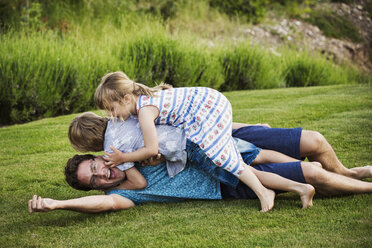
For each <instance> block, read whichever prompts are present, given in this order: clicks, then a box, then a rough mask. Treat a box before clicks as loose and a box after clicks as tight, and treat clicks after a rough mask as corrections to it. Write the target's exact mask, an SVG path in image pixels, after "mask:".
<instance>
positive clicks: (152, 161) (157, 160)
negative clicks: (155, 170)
mask: <svg viewBox="0 0 372 248" xmlns="http://www.w3.org/2000/svg"><path fill="white" fill-rule="evenodd" d="M164 161H165V158H164V156H163V155H162V154H160V153H158V155H155V156H154V157H151V158H149V159H146V160H143V161H142V162H141V165H142V166H149V165H150V166H155V165H158V164H161V163H163V162H164Z"/></svg>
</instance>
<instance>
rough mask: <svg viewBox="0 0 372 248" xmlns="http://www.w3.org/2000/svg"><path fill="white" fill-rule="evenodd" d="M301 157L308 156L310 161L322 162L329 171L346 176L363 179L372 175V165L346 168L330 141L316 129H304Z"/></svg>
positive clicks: (301, 141)
mask: <svg viewBox="0 0 372 248" xmlns="http://www.w3.org/2000/svg"><path fill="white" fill-rule="evenodd" d="M300 154H301V157H307V158H308V159H309V160H310V161H316V162H320V163H321V164H322V167H323V168H324V169H326V170H328V171H331V172H334V173H337V174H341V175H344V176H348V177H352V178H356V179H363V178H368V177H372V166H364V167H355V168H352V169H348V168H346V167H345V166H344V165H343V164H342V163H341V162H340V160H338V158H337V156H336V153H335V152H334V150H333V148H332V146H331V145H330V144H329V143H328V141H327V140H326V139H325V138H324V136H323V135H321V134H320V133H319V132H316V131H308V130H303V131H302V134H301V140H300Z"/></svg>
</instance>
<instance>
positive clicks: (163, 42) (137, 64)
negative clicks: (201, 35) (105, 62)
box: [121, 34, 223, 88]
mask: <svg viewBox="0 0 372 248" xmlns="http://www.w3.org/2000/svg"><path fill="white" fill-rule="evenodd" d="M121 61H122V66H121V67H122V68H124V70H125V72H126V73H127V74H128V76H130V77H132V78H133V79H135V80H136V81H137V82H141V83H144V84H147V85H151V86H153V85H154V84H155V83H159V82H166V83H168V84H171V85H173V86H175V87H180V86H207V87H212V88H218V87H219V86H220V85H221V83H222V81H223V75H222V73H221V69H220V65H219V63H218V61H217V60H216V59H214V58H213V57H212V56H210V55H209V53H208V52H206V51H205V50H201V49H200V48H198V47H197V46H193V45H192V44H187V43H181V42H179V41H177V40H173V39H171V38H168V37H165V36H163V35H161V34H157V35H152V36H144V37H140V38H137V39H133V40H130V41H129V42H128V43H127V44H124V45H123V48H122V51H121Z"/></svg>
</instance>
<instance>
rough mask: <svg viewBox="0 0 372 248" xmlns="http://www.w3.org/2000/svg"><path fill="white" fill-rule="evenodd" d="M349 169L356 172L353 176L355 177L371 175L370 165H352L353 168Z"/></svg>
mask: <svg viewBox="0 0 372 248" xmlns="http://www.w3.org/2000/svg"><path fill="white" fill-rule="evenodd" d="M350 170H352V171H355V172H356V175H355V176H354V177H355V178H356V179H363V178H370V177H372V166H370V165H366V166H361V167H354V168H351V169H350Z"/></svg>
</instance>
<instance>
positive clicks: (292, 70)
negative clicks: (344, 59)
mask: <svg viewBox="0 0 372 248" xmlns="http://www.w3.org/2000/svg"><path fill="white" fill-rule="evenodd" d="M282 73H283V75H284V79H285V84H286V86H287V87H303V86H318V85H332V84H347V83H368V82H370V81H371V78H370V76H368V75H366V74H362V73H361V72H360V71H357V70H356V69H353V68H351V67H350V66H348V65H335V64H333V63H332V62H330V61H329V60H327V59H326V58H323V57H320V56H317V55H314V54H308V53H303V54H300V55H299V54H293V53H289V54H288V55H287V58H286V61H285V67H284V69H283V71H282Z"/></svg>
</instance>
